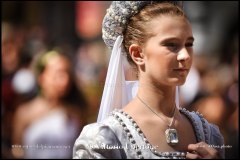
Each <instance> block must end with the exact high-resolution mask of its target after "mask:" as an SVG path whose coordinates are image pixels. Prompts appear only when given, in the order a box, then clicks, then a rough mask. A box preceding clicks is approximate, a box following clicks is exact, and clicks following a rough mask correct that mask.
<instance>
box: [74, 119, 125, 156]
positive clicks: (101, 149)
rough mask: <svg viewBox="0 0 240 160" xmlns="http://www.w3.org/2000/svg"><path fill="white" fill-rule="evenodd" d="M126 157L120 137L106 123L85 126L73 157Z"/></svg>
mask: <svg viewBox="0 0 240 160" xmlns="http://www.w3.org/2000/svg"><path fill="white" fill-rule="evenodd" d="M93 158H94V159H95V158H99V159H100V158H101V159H103V158H109V159H110V158H111V159H112V158H116V159H123V158H126V155H125V152H124V150H123V148H122V146H121V143H120V141H119V139H118V138H117V137H116V135H115V133H114V132H113V130H112V129H111V128H110V127H109V126H107V125H104V124H98V123H93V124H89V125H87V126H85V127H84V128H83V130H82V132H81V134H80V136H79V137H78V138H77V140H76V141H75V144H74V147H73V159H93Z"/></svg>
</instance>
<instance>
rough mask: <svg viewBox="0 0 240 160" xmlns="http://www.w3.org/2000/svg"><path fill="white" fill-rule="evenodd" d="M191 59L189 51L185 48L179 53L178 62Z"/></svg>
mask: <svg viewBox="0 0 240 160" xmlns="http://www.w3.org/2000/svg"><path fill="white" fill-rule="evenodd" d="M189 59H190V55H189V53H188V50H187V49H186V48H185V47H183V48H182V49H181V50H180V51H179V52H178V56H177V60H178V61H186V60H189Z"/></svg>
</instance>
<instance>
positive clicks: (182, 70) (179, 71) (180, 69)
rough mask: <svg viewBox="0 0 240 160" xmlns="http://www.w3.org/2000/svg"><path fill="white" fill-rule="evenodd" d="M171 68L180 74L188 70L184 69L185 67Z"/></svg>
mask: <svg viewBox="0 0 240 160" xmlns="http://www.w3.org/2000/svg"><path fill="white" fill-rule="evenodd" d="M173 70H174V71H176V72H178V73H179V74H180V75H185V74H187V73H188V71H189V69H185V68H178V69H173Z"/></svg>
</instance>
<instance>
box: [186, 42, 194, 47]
mask: <svg viewBox="0 0 240 160" xmlns="http://www.w3.org/2000/svg"><path fill="white" fill-rule="evenodd" d="M185 46H186V47H193V43H187V44H186V45H185Z"/></svg>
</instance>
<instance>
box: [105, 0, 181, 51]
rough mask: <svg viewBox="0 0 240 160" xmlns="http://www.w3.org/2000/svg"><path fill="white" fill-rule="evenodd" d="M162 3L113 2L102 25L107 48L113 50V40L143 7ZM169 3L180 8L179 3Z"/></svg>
mask: <svg viewBox="0 0 240 160" xmlns="http://www.w3.org/2000/svg"><path fill="white" fill-rule="evenodd" d="M153 2H154V3H156V2H159V3H160V2H163V1H113V2H112V4H111V5H110V7H109V8H108V9H107V14H106V15H105V17H104V19H103V23H102V38H103V41H104V42H105V44H106V45H107V46H108V47H109V48H111V49H112V48H113V45H114V43H115V40H116V39H117V37H118V36H120V35H122V33H123V31H124V29H125V28H126V24H127V22H128V20H129V18H130V17H132V16H133V15H135V14H137V13H138V12H139V11H140V10H141V9H142V8H143V7H144V6H145V5H147V4H150V3H153ZM171 3H173V4H176V5H179V6H182V2H181V1H171Z"/></svg>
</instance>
